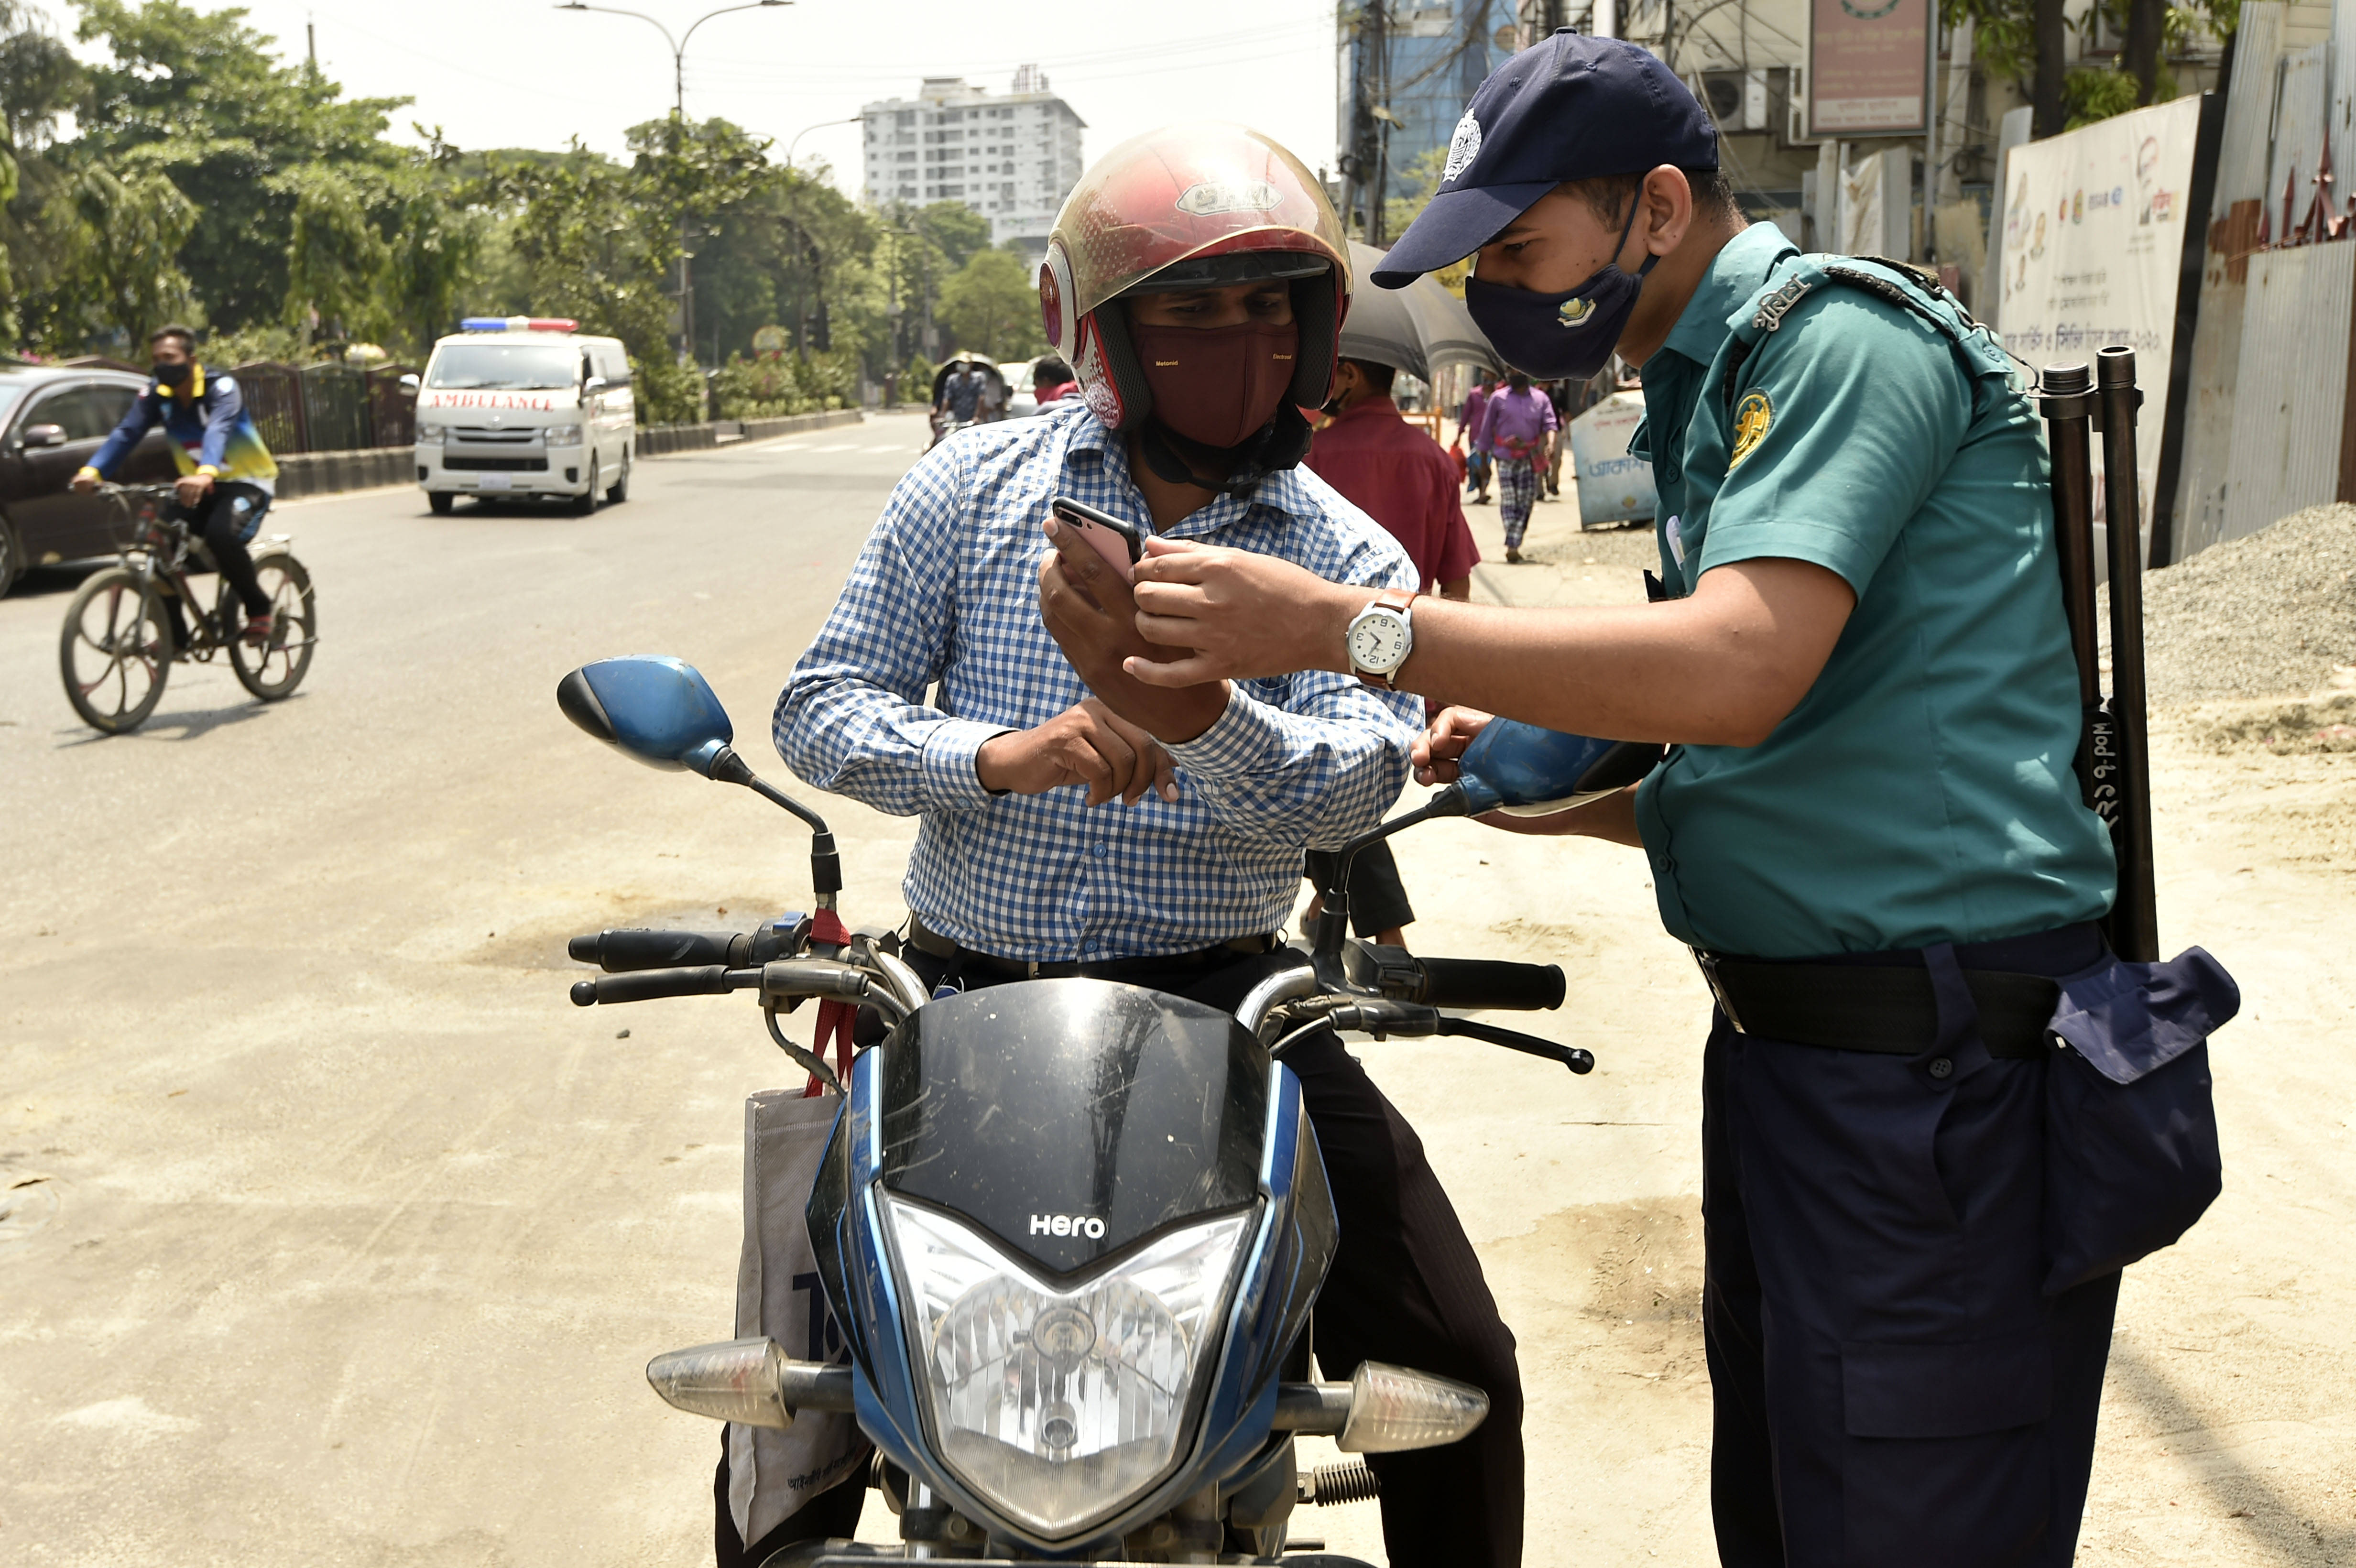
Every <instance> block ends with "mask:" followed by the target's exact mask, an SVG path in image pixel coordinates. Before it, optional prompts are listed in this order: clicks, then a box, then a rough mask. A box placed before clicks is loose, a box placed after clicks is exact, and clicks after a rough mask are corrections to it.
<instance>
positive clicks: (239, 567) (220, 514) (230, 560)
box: [180, 479, 270, 615]
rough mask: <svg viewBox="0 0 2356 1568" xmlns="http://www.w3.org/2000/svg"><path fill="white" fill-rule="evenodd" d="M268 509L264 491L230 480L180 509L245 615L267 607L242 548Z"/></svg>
mask: <svg viewBox="0 0 2356 1568" xmlns="http://www.w3.org/2000/svg"><path fill="white" fill-rule="evenodd" d="M269 509H270V494H269V492H268V491H266V490H263V489H262V488H261V487H260V486H259V485H247V484H242V483H241V482H239V481H237V480H234V479H217V480H215V481H214V482H213V487H212V489H211V490H210V491H209V493H207V495H206V496H205V498H204V499H203V500H202V501H199V502H198V503H197V504H196V505H195V506H193V507H182V508H181V509H180V513H181V516H183V517H187V519H188V522H189V523H190V525H191V526H192V527H194V528H195V529H196V531H197V535H198V538H200V539H203V540H204V541H205V549H207V550H209V551H210V552H211V554H212V558H213V564H214V565H215V566H217V567H219V568H220V574H221V576H222V578H223V579H225V580H226V581H228V583H229V585H230V587H231V588H233V589H235V590H236V591H237V597H238V601H239V602H240V603H242V604H243V605H244V606H245V613H247V614H248V615H260V614H262V613H265V612H266V611H268V610H269V608H270V597H269V595H267V594H265V593H264V592H262V581H261V579H260V578H258V577H256V576H255V575H254V571H253V557H252V556H251V555H248V554H247V553H246V549H245V541H246V540H248V539H252V537H253V534H254V530H255V528H258V527H260V526H261V522H262V513H264V512H266V511H268V510H269Z"/></svg>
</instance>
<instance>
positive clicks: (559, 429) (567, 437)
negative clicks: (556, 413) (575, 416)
mask: <svg viewBox="0 0 2356 1568" xmlns="http://www.w3.org/2000/svg"><path fill="white" fill-rule="evenodd" d="M546 439H547V442H548V444H549V445H551V446H578V445H580V444H581V427H580V426H579V425H577V424H552V425H550V426H549V427H548V432H547V436H546Z"/></svg>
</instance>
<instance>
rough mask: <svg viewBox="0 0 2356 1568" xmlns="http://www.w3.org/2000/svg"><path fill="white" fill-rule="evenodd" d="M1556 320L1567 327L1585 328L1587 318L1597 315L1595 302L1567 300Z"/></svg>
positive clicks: (1556, 314)
mask: <svg viewBox="0 0 2356 1568" xmlns="http://www.w3.org/2000/svg"><path fill="white" fill-rule="evenodd" d="M1554 314H1555V319H1556V320H1557V321H1559V322H1561V323H1562V325H1565V326H1585V325H1587V318H1588V317H1589V316H1590V315H1594V314H1595V302H1594V301H1593V300H1590V299H1576V300H1565V301H1563V302H1562V308H1561V309H1560V310H1558V311H1557V312H1555V313H1554Z"/></svg>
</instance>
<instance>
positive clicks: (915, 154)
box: [860, 65, 1087, 262]
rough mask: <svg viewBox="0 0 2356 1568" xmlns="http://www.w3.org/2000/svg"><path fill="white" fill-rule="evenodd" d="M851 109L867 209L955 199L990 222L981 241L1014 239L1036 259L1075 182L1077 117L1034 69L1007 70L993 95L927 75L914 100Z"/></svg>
mask: <svg viewBox="0 0 2356 1568" xmlns="http://www.w3.org/2000/svg"><path fill="white" fill-rule="evenodd" d="M860 117H861V119H862V121H864V122H865V126H866V131H865V146H864V149H863V152H864V161H865V165H866V170H865V172H866V181H865V185H864V189H865V193H866V197H867V202H868V205H870V206H871V207H888V206H890V205H891V204H893V203H894V202H905V203H907V204H908V205H909V206H911V207H925V206H928V205H930V204H931V203H933V202H936V201H961V202H963V203H965V205H966V206H968V207H969V208H972V209H973V210H974V211H976V212H978V213H980V215H981V216H982V217H984V218H987V219H990V239H991V243H992V244H994V245H1002V244H1004V243H1005V242H1006V241H1007V240H1020V241H1022V243H1023V249H1024V250H1025V251H1027V252H1028V253H1029V254H1030V256H1031V259H1032V260H1033V261H1034V262H1035V261H1037V260H1038V259H1039V258H1041V257H1044V255H1046V253H1047V234H1048V231H1049V230H1050V229H1053V228H1054V227H1055V213H1056V210H1057V209H1058V208H1061V207H1062V206H1063V205H1064V197H1066V196H1067V195H1069V194H1070V193H1071V189H1072V187H1074V186H1075V185H1077V184H1078V183H1079V179H1080V168H1081V164H1080V133H1081V132H1082V131H1083V130H1085V129H1086V128H1087V123H1086V122H1085V121H1083V120H1082V119H1081V118H1080V117H1079V116H1078V115H1077V114H1075V113H1073V112H1072V106H1071V105H1070V104H1068V103H1066V102H1065V101H1063V100H1062V99H1060V98H1058V97H1056V96H1055V94H1054V93H1052V92H1050V91H1047V78H1046V76H1045V74H1044V72H1042V71H1041V70H1040V69H1039V68H1038V67H1037V66H1035V65H1026V66H1024V67H1023V69H1020V70H1018V71H1016V72H1015V73H1014V87H1013V91H1011V92H1009V93H1007V94H1006V95H1005V96H1003V97H993V96H991V92H990V90H989V89H988V88H983V87H975V86H973V85H971V84H970V83H969V82H968V81H967V80H965V79H964V78H963V77H957V76H928V77H926V78H925V80H924V85H923V86H922V87H921V88H919V89H918V90H917V92H916V97H914V98H892V99H886V100H884V101H882V102H880V103H870V104H867V105H865V106H864V107H862V109H861V110H860Z"/></svg>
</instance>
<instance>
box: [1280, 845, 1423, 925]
mask: <svg viewBox="0 0 2356 1568" xmlns="http://www.w3.org/2000/svg"><path fill="white" fill-rule="evenodd" d="M1341 864H1342V856H1341V853H1340V851H1338V850H1334V849H1312V850H1310V851H1309V852H1308V854H1307V855H1306V856H1304V857H1303V866H1302V871H1303V874H1304V875H1305V876H1307V877H1308V879H1309V882H1310V885H1311V886H1312V887H1314V888H1315V889H1316V890H1317V891H1319V892H1321V893H1322V892H1323V891H1325V888H1326V885H1327V884H1328V883H1330V882H1332V881H1333V875H1334V873H1335V872H1336V871H1338V870H1340V869H1341ZM1348 891H1349V895H1350V933H1351V934H1352V935H1354V936H1356V937H1359V938H1361V939H1364V938H1366V937H1372V936H1379V935H1381V934H1382V933H1384V932H1386V931H1390V930H1394V929H1396V928H1397V927H1398V926H1402V925H1413V924H1414V923H1415V906H1414V905H1413V904H1411V903H1409V902H1408V898H1407V884H1406V883H1405V882H1403V881H1401V880H1399V871H1398V859H1395V858H1394V857H1393V856H1392V854H1391V847H1390V846H1389V845H1387V844H1385V843H1381V842H1376V843H1373V844H1369V845H1367V846H1366V847H1365V848H1363V849H1361V850H1359V851H1358V853H1357V854H1356V855H1355V857H1354V858H1353V859H1351V861H1350V884H1349V888H1348Z"/></svg>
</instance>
